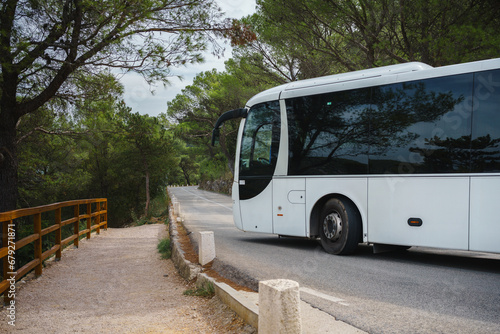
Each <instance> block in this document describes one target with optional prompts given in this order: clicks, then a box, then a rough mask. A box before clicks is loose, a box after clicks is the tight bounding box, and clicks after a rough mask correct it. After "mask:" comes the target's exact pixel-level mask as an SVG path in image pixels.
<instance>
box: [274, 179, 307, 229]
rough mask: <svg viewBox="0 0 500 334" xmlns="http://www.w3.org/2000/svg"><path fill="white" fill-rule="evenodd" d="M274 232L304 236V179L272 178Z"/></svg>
mask: <svg viewBox="0 0 500 334" xmlns="http://www.w3.org/2000/svg"><path fill="white" fill-rule="evenodd" d="M273 220H274V233H275V234H280V235H286V236H297V237H305V236H306V233H307V232H306V224H305V221H306V179H305V178H279V177H277V178H275V179H274V180H273Z"/></svg>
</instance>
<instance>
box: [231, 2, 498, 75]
mask: <svg viewBox="0 0 500 334" xmlns="http://www.w3.org/2000/svg"><path fill="white" fill-rule="evenodd" d="M257 6H258V10H257V13H256V14H255V15H253V16H252V17H249V18H247V19H246V22H247V23H248V24H249V25H251V26H252V27H253V29H254V30H255V31H256V32H257V35H258V39H257V41H256V42H253V43H251V44H250V45H248V46H245V47H243V48H240V52H242V53H243V54H244V56H245V58H246V59H255V57H259V55H264V58H265V59H263V63H265V64H266V65H267V67H268V68H270V69H271V70H272V71H273V72H274V73H277V74H279V75H281V76H284V77H285V78H287V79H288V80H294V79H296V78H310V77H315V76H319V75H324V74H334V73H338V72H345V71H352V70H358V69H365V68H370V67H377V66H382V65H388V64H394V63H401V62H407V61H422V62H425V63H428V64H430V65H433V66H441V65H447V64H455V63H461V62H467V61H472V60H479V59H486V58H493V57H498V54H499V52H500V44H499V38H500V37H499V36H500V34H499V32H500V27H499V25H498V23H499V17H500V15H499V14H500V6H499V5H498V3H496V2H494V1H490V0H480V1H476V0H466V1H463V0H446V1H442V0H431V1H429V0H415V1H393V0H376V1H373V0H347V1H339V0H321V1H316V0H290V1H286V2H283V1H280V0H258V1H257ZM258 64H259V63H258V62H256V63H254V66H253V68H254V69H258V67H259V66H258ZM260 72H265V71H262V70H260Z"/></svg>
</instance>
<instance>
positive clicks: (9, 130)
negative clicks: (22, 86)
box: [0, 103, 18, 212]
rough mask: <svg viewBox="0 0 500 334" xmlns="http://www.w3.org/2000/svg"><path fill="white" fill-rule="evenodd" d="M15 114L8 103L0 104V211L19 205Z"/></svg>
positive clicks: (12, 208) (13, 208)
mask: <svg viewBox="0 0 500 334" xmlns="http://www.w3.org/2000/svg"><path fill="white" fill-rule="evenodd" d="M11 110H12V111H11ZM14 114H15V113H14V112H13V109H10V108H9V106H7V105H6V103H2V105H1V106H0V212H5V211H10V210H15V209H16V206H17V196H18V192H17V181H18V177H17V167H18V159H17V144H16V123H17V118H16V117H15V116H14Z"/></svg>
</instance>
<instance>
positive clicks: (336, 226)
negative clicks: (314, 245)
mask: <svg viewBox="0 0 500 334" xmlns="http://www.w3.org/2000/svg"><path fill="white" fill-rule="evenodd" d="M323 233H324V234H325V237H326V238H327V239H329V240H330V241H334V242H335V241H337V240H339V239H340V236H341V235H342V218H341V217H340V214H339V213H338V212H336V211H334V212H332V213H330V214H328V215H327V216H326V217H325V219H324V220H323Z"/></svg>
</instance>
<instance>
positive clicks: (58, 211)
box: [55, 208, 62, 261]
mask: <svg viewBox="0 0 500 334" xmlns="http://www.w3.org/2000/svg"><path fill="white" fill-rule="evenodd" d="M55 214H56V221H55V223H56V224H57V225H58V226H59V227H58V229H57V230H56V231H55V232H56V245H58V246H59V249H58V250H57V251H56V261H58V260H60V259H61V256H62V245H61V240H62V226H61V208H57V209H56V212H55Z"/></svg>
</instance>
